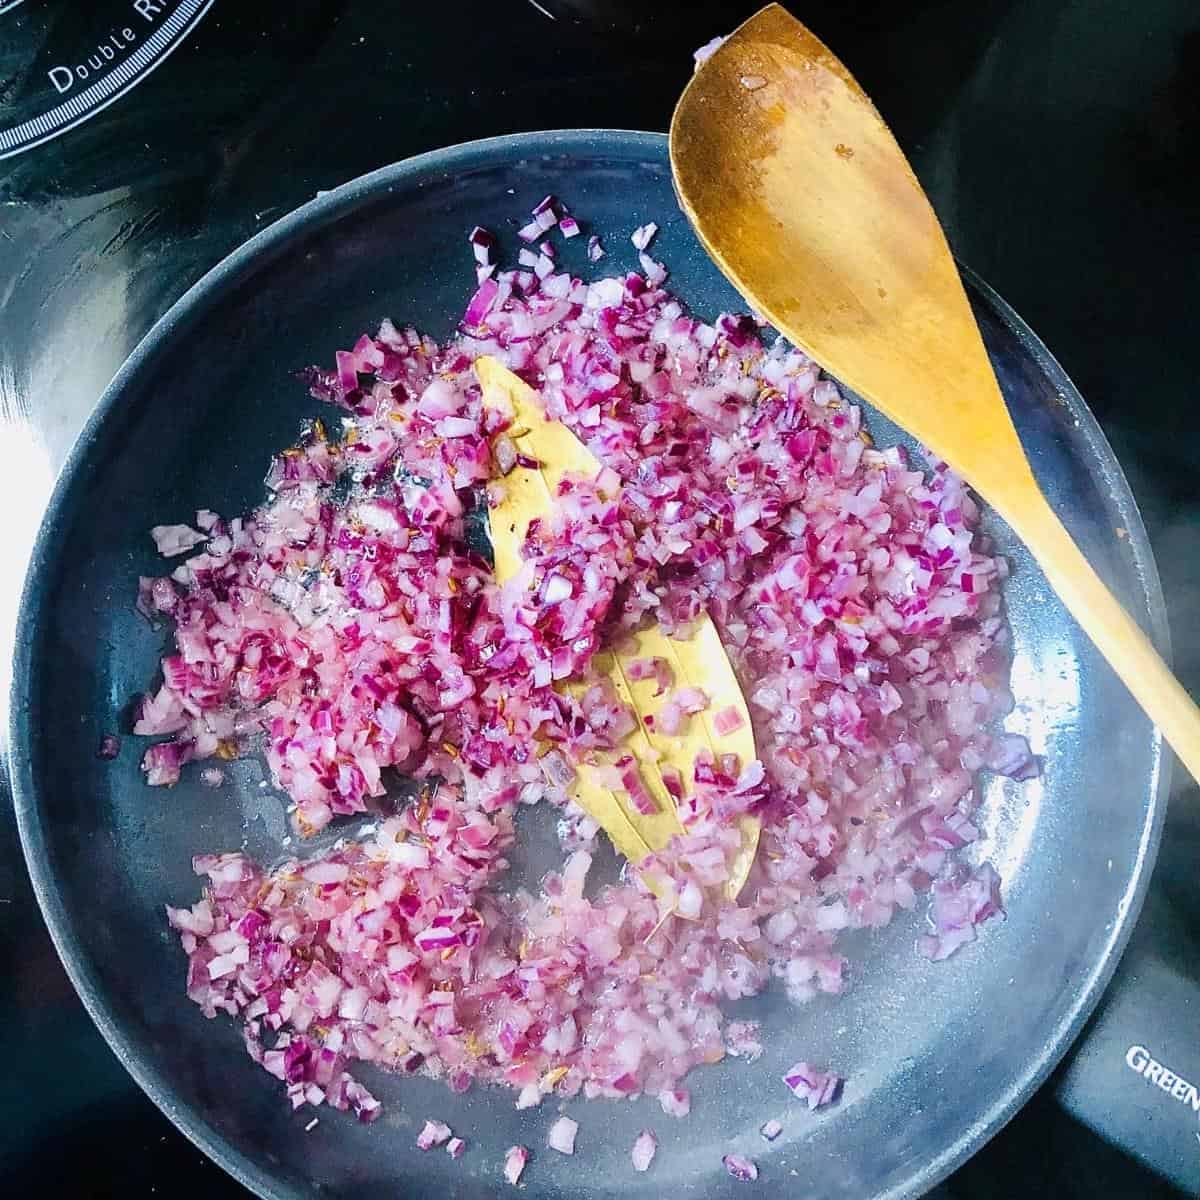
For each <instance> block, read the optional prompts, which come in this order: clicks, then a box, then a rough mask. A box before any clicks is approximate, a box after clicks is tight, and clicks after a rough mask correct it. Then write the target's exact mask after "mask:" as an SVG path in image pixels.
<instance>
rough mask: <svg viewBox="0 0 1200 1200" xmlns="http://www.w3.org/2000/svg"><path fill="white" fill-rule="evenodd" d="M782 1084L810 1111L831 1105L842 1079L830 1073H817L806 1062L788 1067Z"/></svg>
mask: <svg viewBox="0 0 1200 1200" xmlns="http://www.w3.org/2000/svg"><path fill="white" fill-rule="evenodd" d="M783 1082H784V1083H786V1084H787V1085H788V1087H789V1088H790V1089H791V1093H792V1095H793V1096H795V1097H796V1099H797V1100H803V1101H805V1102H806V1103H807V1104H808V1107H809V1108H810V1109H813V1108H821V1107H823V1106H824V1105H826V1104H832V1103H833V1102H834V1101H835V1100H836V1099H837V1098H838V1096H839V1095H840V1093H841V1088H842V1079H841V1076H840V1075H835V1074H834V1073H833V1072H832V1071H819V1070H817V1068H816V1067H812V1066H809V1064H808V1063H806V1062H798V1063H796V1064H795V1065H794V1066H792V1067H789V1068H788V1071H787V1074H786V1075H784V1077H783Z"/></svg>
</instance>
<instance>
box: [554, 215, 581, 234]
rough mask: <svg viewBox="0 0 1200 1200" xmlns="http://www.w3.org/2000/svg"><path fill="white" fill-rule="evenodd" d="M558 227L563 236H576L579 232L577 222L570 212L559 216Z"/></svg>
mask: <svg viewBox="0 0 1200 1200" xmlns="http://www.w3.org/2000/svg"><path fill="white" fill-rule="evenodd" d="M558 229H559V232H560V233H561V234H562V235H563V237H565V238H573V237H577V236H578V235H579V233H580V228H579V222H578V221H576V220H575V218H574V217H573V216H571V214H570V213H567V214H566V215H565V216H563V217H560V218H559V222H558Z"/></svg>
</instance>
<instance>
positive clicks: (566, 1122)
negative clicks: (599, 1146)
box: [546, 1117, 579, 1154]
mask: <svg viewBox="0 0 1200 1200" xmlns="http://www.w3.org/2000/svg"><path fill="white" fill-rule="evenodd" d="M578 1131H579V1123H578V1122H577V1121H572V1120H571V1118H570V1117H559V1118H558V1120H557V1121H555V1122H554V1124H553V1125H551V1126H550V1134H549V1136H548V1137H547V1139H546V1144H547V1145H548V1146H549V1147H550V1149H551V1150H557V1151H558V1152H559V1154H574V1153H575V1134H576V1133H577V1132H578Z"/></svg>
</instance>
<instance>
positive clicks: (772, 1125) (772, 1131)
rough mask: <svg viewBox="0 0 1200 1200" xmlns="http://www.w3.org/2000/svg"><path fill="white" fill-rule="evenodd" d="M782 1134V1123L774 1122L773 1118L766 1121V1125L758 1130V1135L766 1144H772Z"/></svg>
mask: <svg viewBox="0 0 1200 1200" xmlns="http://www.w3.org/2000/svg"><path fill="white" fill-rule="evenodd" d="M782 1132H783V1122H782V1121H777V1120H775V1118H774V1117H772V1118H771V1119H770V1120H769V1121H767V1122H766V1124H765V1125H763V1127H762V1128H761V1129H760V1130H759V1133H761V1134H762V1135H763V1137H764V1138H766V1140H767V1141H768V1142H773V1141H774V1140H775V1139H776V1138H777V1137H778V1136H779V1135H780V1134H781V1133H782Z"/></svg>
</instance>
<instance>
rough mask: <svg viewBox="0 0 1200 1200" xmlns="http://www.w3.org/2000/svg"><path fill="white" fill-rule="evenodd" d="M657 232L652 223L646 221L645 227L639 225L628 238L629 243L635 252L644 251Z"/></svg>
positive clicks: (655, 226) (656, 227)
mask: <svg viewBox="0 0 1200 1200" xmlns="http://www.w3.org/2000/svg"><path fill="white" fill-rule="evenodd" d="M657 232H658V226H657V225H656V224H655V223H654V222H653V221H647V222H646V224H645V225H639V226H638V227H637V228H636V229H635V230H634V231H633V235H632V236H631V237H630V239H629V240H630V241H631V242H632V243H633V245H634V249H636V250H645V249H646V247H647V246H649V245H650V243H651V242H652V241H653V240H654V235H655V234H656V233H657Z"/></svg>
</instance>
